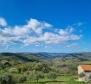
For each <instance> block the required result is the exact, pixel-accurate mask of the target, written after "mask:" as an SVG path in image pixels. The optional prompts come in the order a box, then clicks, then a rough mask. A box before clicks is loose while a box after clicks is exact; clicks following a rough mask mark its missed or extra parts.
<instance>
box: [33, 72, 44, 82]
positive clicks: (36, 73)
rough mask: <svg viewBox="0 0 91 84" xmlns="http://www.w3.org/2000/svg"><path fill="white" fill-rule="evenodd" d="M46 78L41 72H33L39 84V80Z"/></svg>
mask: <svg viewBox="0 0 91 84" xmlns="http://www.w3.org/2000/svg"><path fill="white" fill-rule="evenodd" d="M42 78H44V75H43V73H42V72H41V71H35V70H34V71H33V79H34V80H36V81H37V83H38V82H39V79H42Z"/></svg>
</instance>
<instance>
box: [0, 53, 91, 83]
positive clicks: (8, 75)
mask: <svg viewBox="0 0 91 84" xmlns="http://www.w3.org/2000/svg"><path fill="white" fill-rule="evenodd" d="M85 57H86V58H85ZM79 64H91V54H90V53H77V54H74V53H72V54H60V53H59V54H56V53H54V54H53V53H52V54H51V53H31V54H30V53H1V54H0V84H91V82H88V83H84V82H78V81H77V79H78V74H77V66H78V65H79ZM83 75H84V74H80V75H79V76H81V77H82V76H83Z"/></svg>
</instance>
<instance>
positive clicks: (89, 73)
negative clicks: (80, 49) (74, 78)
mask: <svg viewBox="0 0 91 84" xmlns="http://www.w3.org/2000/svg"><path fill="white" fill-rule="evenodd" d="M78 79H79V81H85V82H86V81H90V80H91V65H79V66H78Z"/></svg>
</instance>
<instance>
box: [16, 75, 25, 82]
mask: <svg viewBox="0 0 91 84" xmlns="http://www.w3.org/2000/svg"><path fill="white" fill-rule="evenodd" d="M26 80H27V77H26V76H20V77H19V78H18V82H19V83H23V82H25V81H26Z"/></svg>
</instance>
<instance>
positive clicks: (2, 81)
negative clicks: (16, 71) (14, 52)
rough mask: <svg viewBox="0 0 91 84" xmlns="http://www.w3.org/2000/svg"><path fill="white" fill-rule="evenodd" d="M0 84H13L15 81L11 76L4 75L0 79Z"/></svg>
mask: <svg viewBox="0 0 91 84" xmlns="http://www.w3.org/2000/svg"><path fill="white" fill-rule="evenodd" d="M0 84H15V81H14V80H13V77H12V75H8V74H5V75H2V76H1V77H0Z"/></svg>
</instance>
